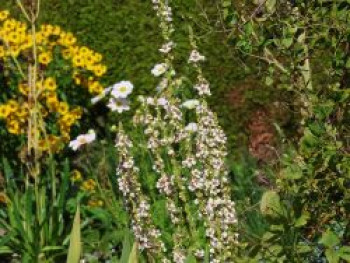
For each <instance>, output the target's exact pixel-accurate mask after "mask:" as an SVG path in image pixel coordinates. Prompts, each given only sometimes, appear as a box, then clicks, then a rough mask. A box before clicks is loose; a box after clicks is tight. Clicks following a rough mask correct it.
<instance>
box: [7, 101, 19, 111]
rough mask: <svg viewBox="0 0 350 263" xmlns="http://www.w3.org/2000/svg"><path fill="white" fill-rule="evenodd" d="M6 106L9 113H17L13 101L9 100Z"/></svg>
mask: <svg viewBox="0 0 350 263" xmlns="http://www.w3.org/2000/svg"><path fill="white" fill-rule="evenodd" d="M7 105H8V107H9V110H10V113H12V112H15V111H17V109H18V102H17V101H15V100H9V101H8V102H7Z"/></svg>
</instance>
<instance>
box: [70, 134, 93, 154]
mask: <svg viewBox="0 0 350 263" xmlns="http://www.w3.org/2000/svg"><path fill="white" fill-rule="evenodd" d="M95 139H96V133H95V131H94V130H90V131H89V132H88V133H86V134H81V135H79V136H78V137H77V138H76V139H75V140H73V141H71V142H70V143H69V147H70V148H72V150H73V151H76V150H78V149H79V148H80V147H81V146H82V145H84V144H90V143H92V142H93V141H94V140H95Z"/></svg>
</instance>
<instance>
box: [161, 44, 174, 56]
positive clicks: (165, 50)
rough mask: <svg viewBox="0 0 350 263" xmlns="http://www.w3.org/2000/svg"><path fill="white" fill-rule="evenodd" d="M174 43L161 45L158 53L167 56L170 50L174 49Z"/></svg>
mask: <svg viewBox="0 0 350 263" xmlns="http://www.w3.org/2000/svg"><path fill="white" fill-rule="evenodd" d="M174 46H175V45H174V42H173V41H170V42H168V43H165V44H163V45H162V47H161V48H160V49H159V51H160V52H162V53H164V54H167V53H169V52H170V51H171V49H172V48H173V47H174Z"/></svg>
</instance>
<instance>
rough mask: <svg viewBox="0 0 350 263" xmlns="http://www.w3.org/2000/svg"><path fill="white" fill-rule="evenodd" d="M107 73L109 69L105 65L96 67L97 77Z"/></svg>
mask: <svg viewBox="0 0 350 263" xmlns="http://www.w3.org/2000/svg"><path fill="white" fill-rule="evenodd" d="M106 71H107V67H106V66H105V65H96V66H95V67H94V69H93V72H94V74H95V75H96V76H97V77H101V76H103V75H104V74H105V73H106Z"/></svg>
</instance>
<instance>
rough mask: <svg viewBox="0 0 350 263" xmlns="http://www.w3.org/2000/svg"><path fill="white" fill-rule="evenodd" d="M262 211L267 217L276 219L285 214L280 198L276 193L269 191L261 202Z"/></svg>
mask: <svg viewBox="0 0 350 263" xmlns="http://www.w3.org/2000/svg"><path fill="white" fill-rule="evenodd" d="M260 211H261V213H262V214H263V215H265V216H271V217H276V216H280V215H282V214H283V209H282V206H281V202H280V197H279V195H278V194H277V193H276V192H275V191H272V190H271V191H267V192H265V193H264V194H263V196H262V198H261V202H260Z"/></svg>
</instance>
